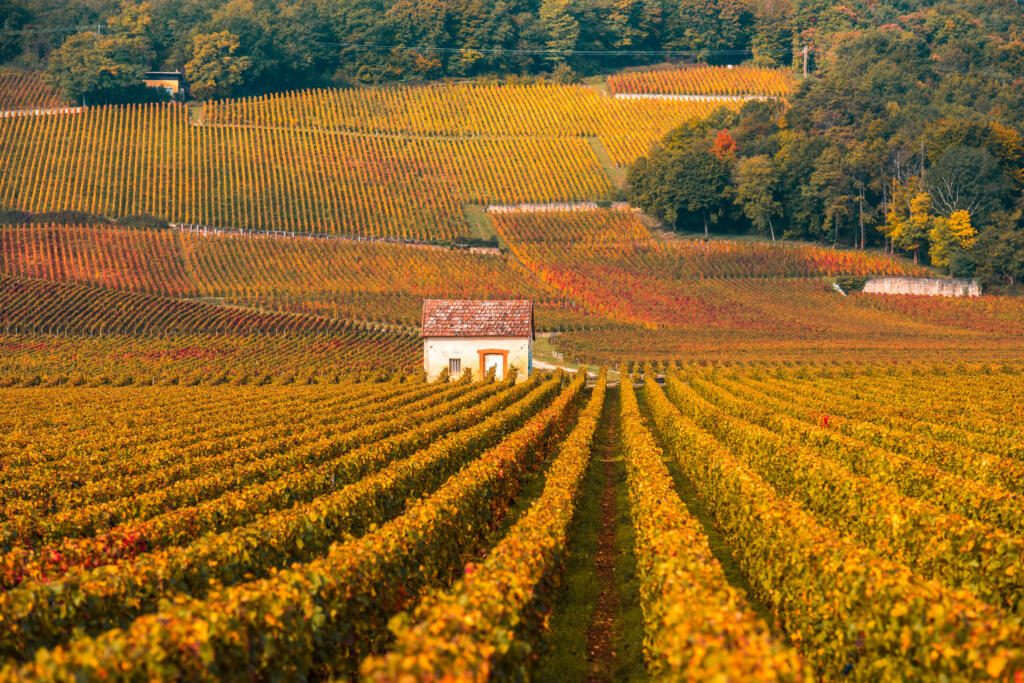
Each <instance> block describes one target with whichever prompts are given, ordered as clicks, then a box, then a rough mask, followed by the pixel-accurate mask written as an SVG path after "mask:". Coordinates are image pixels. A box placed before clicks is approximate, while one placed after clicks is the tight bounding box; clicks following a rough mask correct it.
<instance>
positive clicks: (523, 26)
mask: <svg viewBox="0 0 1024 683" xmlns="http://www.w3.org/2000/svg"><path fill="white" fill-rule="evenodd" d="M1000 1H1002V0H1000ZM926 4H928V2H927V0H917V2H910V3H908V2H902V1H900V0H882V1H876V0H850V2H847V3H835V2H825V1H824V0H345V1H343V2H342V1H341V0H304V1H303V2H294V1H293V0H228V1H227V2H224V1H223V0H146V1H144V0H0V62H3V61H7V60H14V59H17V60H20V61H22V62H27V63H29V64H35V65H43V66H45V65H49V67H50V72H51V74H52V78H53V80H54V82H55V83H56V84H57V85H59V86H60V87H61V88H62V89H63V90H64V91H65V92H66V93H67V94H68V95H69V96H70V97H72V98H73V99H80V98H81V97H82V96H83V95H84V96H86V98H89V97H91V98H92V99H93V100H94V101H111V100H116V99H121V100H124V99H126V98H131V97H136V96H137V95H138V93H131V92H126V90H130V89H131V87H132V86H134V85H136V84H137V82H138V80H139V78H140V77H141V75H142V73H143V72H144V71H146V70H147V69H164V70H169V69H183V70H184V71H185V72H186V73H187V74H188V77H189V80H190V81H191V82H192V94H193V95H194V96H196V97H199V98H205V97H214V96H225V95H236V96H237V95H251V94H261V93H265V92H270V91H275V90H283V89H292V88H301V87H309V86H323V85H347V84H358V83H380V82H393V81H418V80H427V79H434V78H450V77H455V78H458V77H477V76H484V75H498V76H507V75H526V76H531V75H538V74H554V75H555V76H556V77H559V78H573V77H575V76H577V75H586V74H590V73H596V72H602V71H608V70H611V69H616V68H620V67H624V66H629V65H637V64H645V63H650V62H659V61H663V60H664V59H665V58H666V56H671V57H676V58H680V59H688V60H696V61H706V62H712V63H724V62H728V63H734V62H739V61H742V60H746V59H752V60H753V61H754V62H756V63H757V64H759V65H764V66H789V65H791V64H793V63H794V59H797V60H798V59H799V53H800V50H801V48H802V47H803V46H804V45H812V46H815V47H816V48H817V47H819V46H820V47H826V46H827V45H829V44H830V42H831V40H832V36H834V35H835V34H837V33H840V32H842V31H847V30H854V29H857V28H864V27H867V26H874V25H879V24H880V23H884V22H888V21H891V20H893V19H894V18H895V17H897V16H899V13H900V12H902V11H906V9H907V8H906V7H904V5H911V6H916V5H926Z"/></svg>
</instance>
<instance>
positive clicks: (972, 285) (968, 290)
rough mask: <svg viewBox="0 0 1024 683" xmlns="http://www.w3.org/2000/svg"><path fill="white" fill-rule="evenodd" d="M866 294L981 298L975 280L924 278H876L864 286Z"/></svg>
mask: <svg viewBox="0 0 1024 683" xmlns="http://www.w3.org/2000/svg"><path fill="white" fill-rule="evenodd" d="M864 292H865V293H867V294H916V295H918V296H981V285H980V284H978V281H977V280H968V279H953V280H947V279H943V278H925V277H876V278H871V279H870V280H868V281H867V282H866V283H865V284H864Z"/></svg>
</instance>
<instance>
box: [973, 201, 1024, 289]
mask: <svg viewBox="0 0 1024 683" xmlns="http://www.w3.org/2000/svg"><path fill="white" fill-rule="evenodd" d="M974 259H975V261H976V263H977V270H976V271H975V274H976V275H977V276H978V277H979V278H980V279H981V281H982V282H983V283H984V284H985V285H987V286H1006V287H1016V286H1018V285H1020V284H1021V283H1024V212H1022V210H1021V209H1016V210H1015V211H1012V212H999V213H997V214H994V215H993V220H992V225H990V226H989V227H987V228H986V229H984V230H982V231H981V234H979V235H978V242H977V246H976V248H975V251H974Z"/></svg>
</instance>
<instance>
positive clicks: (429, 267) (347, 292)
mask: <svg viewBox="0 0 1024 683" xmlns="http://www.w3.org/2000/svg"><path fill="white" fill-rule="evenodd" d="M0 272H3V273H7V274H9V275H15V276H21V277H31V278H43V279H48V280H54V281H60V282H79V283H89V284H94V285H100V286H103V287H110V288H114V289H120V290H125V291H130V292H146V293H150V294H161V295H167V296H174V297H188V298H202V299H204V300H208V301H213V302H218V303H227V304H234V305H237V306H253V307H257V308H260V309H264V310H276V311H288V312H293V313H308V314H315V315H321V316H329V317H332V318H341V319H349V320H363V321H378V322H389V323H399V324H403V325H409V326H416V325H418V324H419V321H420V309H421V306H422V300H423V298H425V297H461V298H529V299H532V300H534V301H535V302H536V304H537V307H538V311H537V316H538V325H540V327H541V328H542V329H567V328H572V327H575V326H578V325H582V324H588V319H587V317H586V316H584V315H583V312H582V310H579V308H578V307H577V306H576V305H575V304H574V303H573V302H572V300H571V299H570V298H569V297H567V296H566V295H564V294H562V293H561V292H558V291H557V290H555V289H554V288H552V287H549V286H547V285H546V284H544V282H543V281H542V280H540V279H539V278H537V277H536V276H534V275H533V274H532V273H531V272H530V271H529V270H527V269H526V268H524V267H522V266H521V265H520V264H519V263H518V262H517V261H516V260H515V259H514V258H512V257H509V256H494V255H485V254H472V253H469V252H467V251H465V250H458V249H445V248H429V247H416V246H410V245H396V244H387V243H380V242H352V241H347V240H323V239H301V238H299V239H296V238H278V237H244V236H236V235H197V234H193V233H182V232H178V231H172V230H135V229H127V228H117V227H106V226H97V225H89V226H74V225H25V226H0ZM594 323H595V321H594V320H589V324H594Z"/></svg>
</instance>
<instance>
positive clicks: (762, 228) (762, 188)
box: [733, 154, 782, 242]
mask: <svg viewBox="0 0 1024 683" xmlns="http://www.w3.org/2000/svg"><path fill="white" fill-rule="evenodd" d="M777 183H778V171H777V170H776V168H775V164H773V163H772V160H771V159H770V158H768V157H767V156H766V155H763V154H759V155H757V156H753V157H747V158H745V159H740V160H739V161H738V162H737V164H736V169H735V171H734V172H733V192H734V195H735V198H736V204H737V205H738V206H739V207H740V209H742V211H743V215H745V216H746V217H747V218H749V219H750V222H751V223H752V224H753V225H754V228H755V229H756V230H757V231H758V232H760V233H761V234H762V235H764V234H768V235H771V238H772V242H774V241H775V226H774V225H773V224H772V216H778V215H779V214H781V213H782V204H780V203H779V202H778V201H776V199H775V186H776V184H777Z"/></svg>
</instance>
